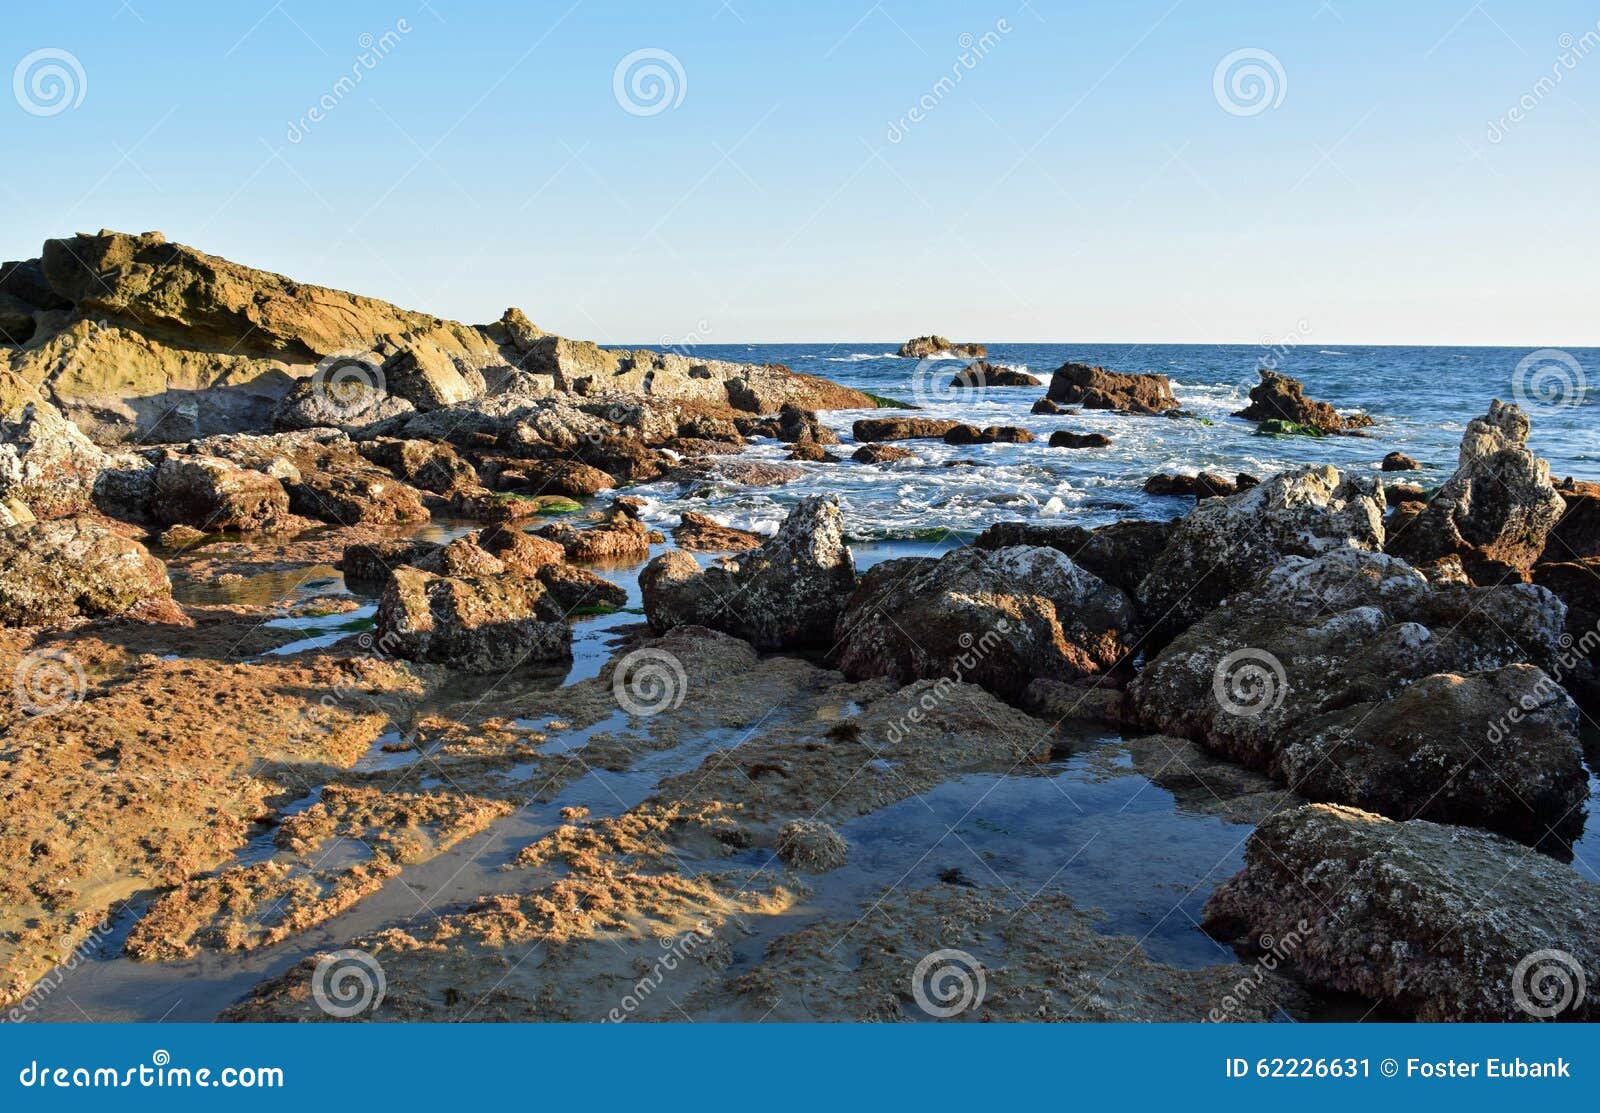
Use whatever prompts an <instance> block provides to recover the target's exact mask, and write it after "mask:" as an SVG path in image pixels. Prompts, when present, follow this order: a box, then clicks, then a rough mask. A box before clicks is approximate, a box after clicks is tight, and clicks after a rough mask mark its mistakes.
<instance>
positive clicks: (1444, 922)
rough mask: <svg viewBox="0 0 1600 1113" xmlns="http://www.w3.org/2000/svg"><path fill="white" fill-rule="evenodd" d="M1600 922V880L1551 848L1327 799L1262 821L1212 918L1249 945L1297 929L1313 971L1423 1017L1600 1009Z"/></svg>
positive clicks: (1552, 1015) (1595, 1015) (1590, 1015)
mask: <svg viewBox="0 0 1600 1113" xmlns="http://www.w3.org/2000/svg"><path fill="white" fill-rule="evenodd" d="M1597 922H1600V886H1596V885H1594V884H1591V883H1590V882H1588V881H1585V880H1583V879H1582V878H1581V877H1579V876H1578V874H1577V873H1576V872H1574V871H1573V870H1572V869H1571V868H1569V867H1567V866H1564V865H1562V864H1560V863H1558V862H1555V861H1553V860H1552V859H1550V858H1548V857H1546V856H1545V855H1543V854H1540V853H1538V852H1536V851H1532V850H1529V849H1527V848H1525V847H1522V846H1519V845H1517V844H1516V843H1513V842H1508V841H1507V840H1505V839H1502V838H1499V837H1497V836H1494V835H1487V834H1482V833H1479V832H1476V831H1468V830H1463V829H1462V828H1459V827H1449V826H1443V825H1440V824H1436V823H1430V822H1427V821H1426V820H1420V819H1414V820H1410V821H1407V822H1403V823H1396V822H1391V821H1390V820H1387V819H1383V818H1381V817H1379V816H1376V815H1371V814H1369V813H1367V812H1362V811H1358V810H1356V809H1354V808H1343V807H1335V806H1331V805H1324V804H1313V805H1309V806H1307V807H1303V808H1298V809H1296V810H1294V811H1290V812H1285V813H1282V814H1279V815H1275V816H1273V817H1271V818H1270V819H1268V820H1267V821H1266V822H1264V823H1262V824H1261V826H1260V827H1258V828H1257V829H1256V831H1255V833H1254V834H1252V835H1251V836H1250V841H1249V843H1248V844H1247V845H1246V847H1245V867H1244V869H1243V870H1242V871H1240V872H1239V873H1238V874H1237V875H1236V876H1235V877H1234V878H1233V879H1232V880H1230V881H1228V882H1227V883H1226V884H1225V885H1223V886H1222V887H1221V888H1220V889H1218V890H1217V891H1216V892H1215V893H1214V894H1212V897H1211V899H1210V901H1208V902H1207V904H1206V910H1205V918H1204V924H1205V928H1206V930H1207V931H1209V932H1211V933H1212V934H1213V935H1215V936H1217V937H1218V938H1220V939H1223V940H1226V941H1228V942H1232V943H1234V944H1236V945H1238V946H1241V947H1246V948H1256V947H1259V946H1260V942H1259V941H1260V940H1261V939H1262V938H1271V939H1273V940H1280V941H1281V940H1286V939H1289V938H1291V936H1292V937H1293V938H1295V939H1296V940H1297V946H1296V948H1295V950H1294V954H1293V959H1292V961H1293V962H1294V964H1295V965H1296V966H1297V967H1298V968H1299V971H1300V973H1301V975H1302V976H1304V977H1305V978H1307V979H1308V980H1310V981H1311V982H1313V983H1314V984H1317V985H1322V986H1326V987H1328V988H1331V989H1336V990H1340V991H1342V992H1347V993H1359V994H1361V995H1362V996H1364V997H1367V998H1369V999H1371V1000H1375V1001H1381V1002H1383V1003H1384V1004H1386V1005H1388V1006H1390V1007H1391V1008H1393V1009H1396V1010H1398V1011H1399V1012H1401V1013H1404V1014H1406V1015H1408V1016H1411V1017H1413V1018H1414V1019H1416V1020H1418V1021H1424V1022H1438V1021H1517V1020H1536V1019H1538V1020H1543V1019H1558V1020H1597V1019H1600V996H1596V994H1595V993H1594V991H1593V988H1592V982H1591V981H1590V978H1588V977H1586V976H1585V972H1588V974H1589V975H1591V976H1592V974H1593V972H1594V971H1595V970H1600V933H1597V932H1596V930H1595V925H1596V923H1597ZM1585 983H1589V992H1588V994H1587V996H1585V995H1584V993H1583V992H1582V990H1581V989H1580V987H1581V986H1583V985H1584V984H1585Z"/></svg>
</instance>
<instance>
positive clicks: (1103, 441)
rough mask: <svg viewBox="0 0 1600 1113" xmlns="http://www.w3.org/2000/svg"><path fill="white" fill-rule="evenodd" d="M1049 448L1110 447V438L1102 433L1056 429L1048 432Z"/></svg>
mask: <svg viewBox="0 0 1600 1113" xmlns="http://www.w3.org/2000/svg"><path fill="white" fill-rule="evenodd" d="M1050 447H1051V448H1110V447H1111V438H1110V437H1108V436H1106V435H1105V434H1104V433H1074V432H1072V431H1071V430H1069V429H1057V430H1056V431H1055V432H1054V433H1051V434H1050Z"/></svg>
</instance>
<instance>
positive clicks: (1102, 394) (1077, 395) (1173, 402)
mask: <svg viewBox="0 0 1600 1113" xmlns="http://www.w3.org/2000/svg"><path fill="white" fill-rule="evenodd" d="M1046 397H1047V398H1049V399H1050V401H1052V402H1056V403H1061V404H1066V405H1072V406H1083V407H1084V408H1085V409H1090V410H1117V411H1120V412H1122V413H1135V414H1157V413H1164V412H1166V411H1167V410H1175V409H1177V408H1178V400H1177V399H1176V398H1174V397H1173V396H1172V384H1171V383H1169V382H1168V381H1167V377H1166V376H1165V375H1123V374H1119V373H1118V372H1116V371H1111V370H1108V369H1106V368H1104V367H1090V366H1088V365H1087V364H1082V363H1071V362H1068V363H1063V364H1062V365H1061V366H1060V367H1058V368H1056V371H1055V374H1054V375H1053V376H1052V377H1051V379H1050V389H1049V391H1048V393H1047V394H1046Z"/></svg>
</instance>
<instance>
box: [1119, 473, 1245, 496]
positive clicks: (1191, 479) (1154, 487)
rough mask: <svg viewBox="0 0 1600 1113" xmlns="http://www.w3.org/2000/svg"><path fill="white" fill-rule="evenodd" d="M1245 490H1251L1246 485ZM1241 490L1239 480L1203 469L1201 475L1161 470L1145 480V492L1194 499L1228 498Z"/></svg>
mask: <svg viewBox="0 0 1600 1113" xmlns="http://www.w3.org/2000/svg"><path fill="white" fill-rule="evenodd" d="M1244 490H1249V487H1245V488H1244ZM1239 491H1240V486H1239V483H1238V481H1237V480H1233V479H1229V478H1228V477H1227V476H1225V475H1218V474H1216V473H1215V472H1209V471H1203V472H1201V473H1200V474H1199V475H1173V474H1171V473H1168V472H1160V473H1158V474H1156V475H1152V476H1151V477H1150V478H1149V479H1146V480H1145V481H1144V493H1145V494H1147V495H1177V496H1180V497H1181V496H1185V495H1186V496H1188V497H1189V498H1192V499H1196V500H1199V499H1214V498H1227V497H1228V496H1229V495H1236V494H1238V493H1239Z"/></svg>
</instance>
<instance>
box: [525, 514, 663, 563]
mask: <svg viewBox="0 0 1600 1113" xmlns="http://www.w3.org/2000/svg"><path fill="white" fill-rule="evenodd" d="M538 536H540V537H543V538H545V539H546V540H549V541H554V542H555V543H556V544H557V545H560V546H561V548H562V549H563V550H564V551H565V552H566V554H567V559H568V560H581V561H588V562H605V563H622V564H635V563H637V562H639V561H641V560H643V559H644V558H645V557H647V556H649V555H650V531H649V529H647V528H646V527H645V524H644V523H643V522H641V521H639V519H637V518H634V517H632V516H630V515H628V514H624V513H621V512H620V511H608V512H607V513H606V515H605V517H603V518H602V519H601V520H600V521H599V522H598V523H596V524H595V525H592V526H589V527H587V528H582V529H580V528H579V527H577V526H574V525H572V524H571V523H568V522H556V523H554V524H553V525H548V526H545V527H544V528H543V529H541V530H539V533H538Z"/></svg>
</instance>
